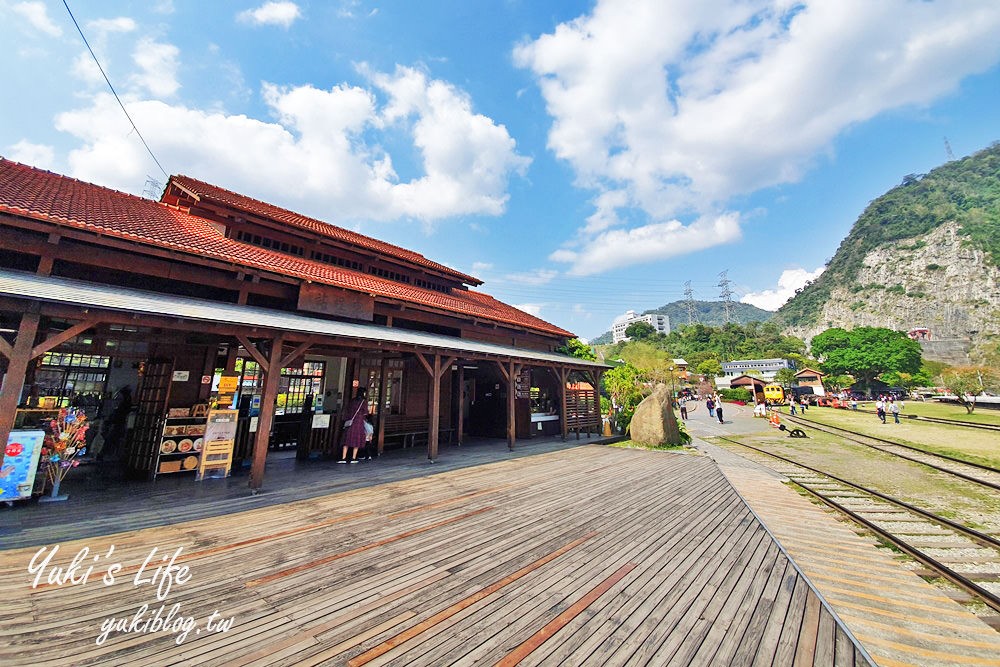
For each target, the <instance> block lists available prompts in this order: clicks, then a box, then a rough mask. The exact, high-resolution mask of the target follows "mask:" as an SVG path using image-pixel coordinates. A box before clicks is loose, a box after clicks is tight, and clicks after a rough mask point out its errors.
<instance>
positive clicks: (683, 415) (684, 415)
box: [681, 398, 688, 420]
mask: <svg viewBox="0 0 1000 667" xmlns="http://www.w3.org/2000/svg"><path fill="white" fill-rule="evenodd" d="M687 402H688V401H687V399H686V398H682V399H681V419H684V420H687V418H688V406H687Z"/></svg>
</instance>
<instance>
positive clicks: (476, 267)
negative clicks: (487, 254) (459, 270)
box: [472, 262, 493, 273]
mask: <svg viewBox="0 0 1000 667" xmlns="http://www.w3.org/2000/svg"><path fill="white" fill-rule="evenodd" d="M492 268H493V264H491V263H490V262H473V263H472V270H473V271H475V272H476V273H479V272H481V271H489V270H490V269H492Z"/></svg>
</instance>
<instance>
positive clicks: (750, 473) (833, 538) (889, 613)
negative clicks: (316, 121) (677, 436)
mask: <svg viewBox="0 0 1000 667" xmlns="http://www.w3.org/2000/svg"><path fill="white" fill-rule="evenodd" d="M699 447H701V448H702V449H704V450H705V451H706V452H708V453H709V454H710V455H712V456H713V457H714V458H715V459H716V460H717V462H718V463H719V465H720V467H721V470H722V471H723V473H724V474H725V475H726V476H727V477H728V478H729V480H730V481H731V482H732V483H733V485H734V486H735V488H736V489H737V490H738V491H739V492H740V494H742V495H743V497H744V498H745V499H746V500H747V502H748V503H749V504H750V506H751V507H752V508H753V509H754V511H755V512H756V513H757V515H758V516H759V517H760V518H761V520H763V521H764V522H765V524H766V525H767V526H768V528H769V529H770V530H771V532H772V533H773V534H774V536H775V537H776V538H777V539H778V541H779V543H780V544H781V545H782V546H783V547H784V548H785V549H786V550H787V552H788V554H789V555H790V556H791V557H792V558H793V559H794V561H795V562H796V563H797V564H798V565H799V567H800V568H801V569H802V571H803V572H804V573H805V575H806V576H807V577H808V578H809V580H810V581H811V582H812V583H813V585H815V586H816V587H817V589H818V590H819V591H820V593H821V594H822V595H823V597H824V599H825V600H826V601H827V602H828V603H829V604H830V606H831V607H832V608H833V610H834V611H835V613H836V614H837V615H838V616H839V617H840V618H841V619H842V620H843V621H844V622H845V623H846V624H847V627H848V628H850V630H851V631H852V633H853V634H854V635H855V636H856V637H857V638H858V639H859V640H860V641H861V643H862V644H863V645H864V647H865V649H866V650H867V651H868V653H869V655H871V656H872V657H873V658H874V659H875V661H876V663H877V664H879V665H884V666H885V667H918V666H919V667H934V666H941V667H948V666H955V665H963V666H973V665H993V666H994V667H997V666H1000V632H997V631H996V630H994V629H993V628H991V627H989V626H988V625H987V624H986V623H984V622H983V621H982V620H980V619H979V618H977V617H976V616H975V615H973V614H972V613H970V612H969V611H968V610H966V609H964V608H963V607H961V606H960V605H958V604H957V603H956V602H955V601H954V600H952V599H951V598H949V597H947V596H946V595H945V594H944V593H943V592H942V591H941V590H939V589H937V588H935V587H934V586H932V585H931V584H929V583H927V581H925V580H924V579H922V578H921V577H920V576H918V575H917V573H916V572H913V571H911V570H908V569H906V568H904V567H903V566H902V565H901V564H900V561H899V560H898V558H899V557H898V555H897V554H895V553H894V552H892V551H889V550H887V549H883V548H878V547H877V546H876V543H875V540H874V539H873V538H872V537H871V536H862V535H858V534H857V533H856V532H855V530H853V529H852V526H851V525H850V524H847V523H845V522H843V521H840V520H838V518H837V515H836V513H835V512H833V511H832V510H830V509H828V508H826V507H824V506H817V505H816V504H814V503H812V502H810V501H809V500H808V499H807V498H804V497H803V496H801V495H799V494H798V493H796V492H795V491H793V490H792V489H791V488H789V487H788V486H786V485H785V484H783V483H782V481H781V478H780V477H779V476H776V475H774V474H773V473H770V474H769V473H768V472H767V471H765V470H764V469H763V468H762V467H761V466H759V465H758V464H756V463H753V462H750V461H747V460H746V459H745V458H743V457H741V456H737V455H736V454H733V453H731V452H728V451H726V450H720V449H719V448H717V447H714V446H711V445H707V444H706V443H700V444H699Z"/></svg>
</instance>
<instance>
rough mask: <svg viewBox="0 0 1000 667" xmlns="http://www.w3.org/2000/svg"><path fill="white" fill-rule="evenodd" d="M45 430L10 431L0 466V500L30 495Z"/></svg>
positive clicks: (18, 498) (8, 500)
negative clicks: (0, 466) (0, 465)
mask: <svg viewBox="0 0 1000 667" xmlns="http://www.w3.org/2000/svg"><path fill="white" fill-rule="evenodd" d="M44 440H45V431H11V432H10V435H9V436H7V448H6V450H4V459H3V467H2V468H0V501H7V502H10V501H12V500H21V499H23V498H30V497H31V490H32V488H33V487H34V486H35V472H36V471H37V470H38V459H39V457H40V456H41V454H42V442H44Z"/></svg>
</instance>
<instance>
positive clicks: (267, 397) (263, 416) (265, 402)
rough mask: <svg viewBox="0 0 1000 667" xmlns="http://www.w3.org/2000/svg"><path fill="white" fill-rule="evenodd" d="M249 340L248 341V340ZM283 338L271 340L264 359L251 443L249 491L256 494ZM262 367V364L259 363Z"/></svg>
mask: <svg viewBox="0 0 1000 667" xmlns="http://www.w3.org/2000/svg"><path fill="white" fill-rule="evenodd" d="M248 342H249V341H248ZM283 346H284V339H283V338H282V337H281V336H278V337H277V338H275V339H274V340H273V341H272V342H271V349H270V354H269V355H268V356H269V357H270V358H269V359H267V360H265V364H266V365H267V369H268V370H267V371H265V375H264V388H263V391H262V395H261V397H260V417H259V418H258V420H257V434H256V437H255V438H254V443H253V463H252V464H251V467H250V493H252V494H254V495H256V494H257V493H259V492H260V488H261V487H262V486H263V485H264V466H265V464H266V463H267V448H268V445H269V444H270V440H271V423H272V422H273V421H274V403H275V399H276V398H277V397H278V381H279V380H280V379H281V348H282V347H283ZM261 367H262V368H263V367H264V364H261Z"/></svg>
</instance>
